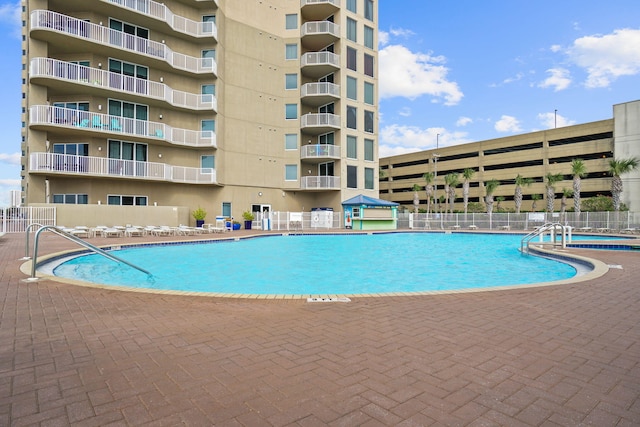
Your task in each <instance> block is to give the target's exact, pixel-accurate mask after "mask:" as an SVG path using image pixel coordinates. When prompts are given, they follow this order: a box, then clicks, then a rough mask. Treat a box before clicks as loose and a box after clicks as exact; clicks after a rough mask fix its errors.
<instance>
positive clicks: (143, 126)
mask: <svg viewBox="0 0 640 427" xmlns="http://www.w3.org/2000/svg"><path fill="white" fill-rule="evenodd" d="M109 115H110V116H117V117H123V118H125V119H133V120H123V121H122V122H123V123H118V127H122V126H124V132H125V133H135V134H137V135H143V136H148V135H149V129H148V127H149V126H148V122H147V120H148V118H149V107H148V106H147V105H142V104H133V103H131V102H124V101H118V100H117V99H110V100H109ZM113 120H117V119H113Z"/></svg>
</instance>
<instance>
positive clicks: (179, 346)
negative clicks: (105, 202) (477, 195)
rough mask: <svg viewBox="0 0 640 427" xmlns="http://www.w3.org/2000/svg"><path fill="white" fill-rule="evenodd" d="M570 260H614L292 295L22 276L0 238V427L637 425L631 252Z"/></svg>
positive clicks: (638, 335) (10, 240)
mask: <svg viewBox="0 0 640 427" xmlns="http://www.w3.org/2000/svg"><path fill="white" fill-rule="evenodd" d="M45 236H46V238H44V239H43V240H44V241H43V242H42V248H43V252H53V251H58V250H62V249H66V248H70V247H71V246H70V244H69V243H68V242H65V241H58V240H59V239H58V240H56V239H55V238H53V237H54V236H48V235H45ZM96 241H98V242H99V243H103V244H108V243H110V242H107V241H106V240H105V241H104V242H100V241H99V239H94V242H93V243H96ZM581 253H582V254H585V253H588V254H589V255H590V256H596V255H597V256H598V257H599V258H601V259H602V260H603V261H605V262H608V263H610V264H619V265H622V267H623V268H622V269H611V270H610V271H609V272H608V273H606V274H605V276H603V277H602V278H599V279H595V280H591V281H588V282H583V283H579V284H573V285H562V286H549V287H540V288H527V289H516V290H509V291H495V292H476V293H463V294H448V295H435V296H410V297H383V298H352V302H350V303H307V302H306V301H303V300H241V299H224V298H208V297H192V296H176V295H158V294H146V293H136V292H123V291H118V290H110V289H101V288H87V287H78V286H72V285H67V284H63V283H58V282H55V281H49V280H42V281H38V282H33V283H27V282H24V281H22V279H24V278H25V276H24V275H23V274H22V273H21V272H20V271H19V265H20V263H21V261H18V259H19V258H20V257H21V256H22V255H23V254H24V241H23V236H22V235H7V236H5V237H4V238H3V239H2V240H0V308H1V312H0V425H1V426H33V425H42V426H57V425H74V426H105V425H108V426H110V425H113V426H128V425H132V426H133V425H135V426H137V425H153V426H165V425H166V426H175V425H192V426H205V425H215V426H294V425H295V426H323V425H331V426H354V425H362V426H376V425H389V426H391V425H393V426H423V425H471V426H493V425H495V426H497V425H508V426H571V425H576V426H577V425H596V426H632V425H640V401H639V399H638V398H639V396H640V365H639V362H640V305H639V304H640V287H638V286H637V282H638V279H637V278H638V272H640V264H639V263H638V261H639V260H640V258H639V256H640V255H639V254H638V253H633V252H622V251H611V252H609V251H599V252H598V253H597V254H596V253H594V252H593V251H592V252H585V251H583V252H581ZM203 262H215V261H214V260H211V261H209V260H203ZM380 262H383V260H380ZM487 268H491V267H490V266H487ZM398 280H409V277H408V276H407V275H406V274H405V273H404V272H398Z"/></svg>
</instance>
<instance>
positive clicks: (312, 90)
mask: <svg viewBox="0 0 640 427" xmlns="http://www.w3.org/2000/svg"><path fill="white" fill-rule="evenodd" d="M300 98H301V99H302V103H303V104H306V105H311V106H313V107H319V106H320V105H326V104H329V103H330V102H334V101H336V100H338V99H340V86H339V85H337V84H334V83H306V84H304V85H302V87H301V88H300Z"/></svg>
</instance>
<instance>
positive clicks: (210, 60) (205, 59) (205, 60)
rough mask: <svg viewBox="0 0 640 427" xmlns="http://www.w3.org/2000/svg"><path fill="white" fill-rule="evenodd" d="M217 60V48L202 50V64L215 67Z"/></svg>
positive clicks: (206, 66)
mask: <svg viewBox="0 0 640 427" xmlns="http://www.w3.org/2000/svg"><path fill="white" fill-rule="evenodd" d="M215 62H216V50H215V49H206V50H203V51H202V66H203V67H205V68H213V64H214V63H215Z"/></svg>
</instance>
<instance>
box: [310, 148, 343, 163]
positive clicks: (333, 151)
mask: <svg viewBox="0 0 640 427" xmlns="http://www.w3.org/2000/svg"><path fill="white" fill-rule="evenodd" d="M340 151H341V149H340V146H338V145H331V144H310V145H303V146H302V147H300V159H301V160H306V161H308V162H309V161H310V162H311V163H319V162H323V161H326V160H335V159H340Z"/></svg>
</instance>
